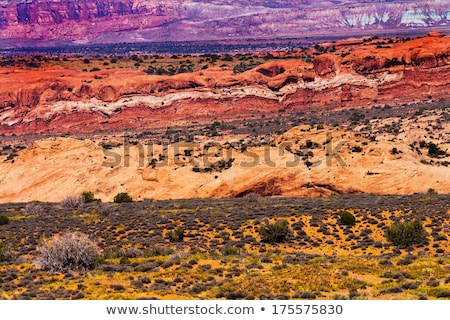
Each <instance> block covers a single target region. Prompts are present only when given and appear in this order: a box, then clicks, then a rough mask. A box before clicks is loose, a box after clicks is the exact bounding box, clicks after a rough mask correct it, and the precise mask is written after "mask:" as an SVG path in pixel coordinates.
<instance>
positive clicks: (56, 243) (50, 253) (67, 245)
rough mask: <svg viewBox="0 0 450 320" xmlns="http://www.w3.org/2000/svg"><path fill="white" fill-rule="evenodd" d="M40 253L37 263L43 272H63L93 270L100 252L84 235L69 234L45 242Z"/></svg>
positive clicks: (78, 233)
mask: <svg viewBox="0 0 450 320" xmlns="http://www.w3.org/2000/svg"><path fill="white" fill-rule="evenodd" d="M40 252H41V256H40V257H39V258H38V261H37V263H38V265H39V266H40V267H41V268H42V269H43V270H49V271H52V272H63V271H70V270H82V271H86V270H92V269H94V268H95V267H96V265H97V264H98V261H99V255H100V253H101V250H100V248H99V247H98V246H97V245H96V244H95V243H94V242H93V241H92V240H91V239H89V237H88V236H87V235H86V234H84V233H80V232H69V233H65V234H63V235H61V236H54V237H53V238H52V239H50V240H47V241H45V242H44V243H43V244H42V245H41V247H40Z"/></svg>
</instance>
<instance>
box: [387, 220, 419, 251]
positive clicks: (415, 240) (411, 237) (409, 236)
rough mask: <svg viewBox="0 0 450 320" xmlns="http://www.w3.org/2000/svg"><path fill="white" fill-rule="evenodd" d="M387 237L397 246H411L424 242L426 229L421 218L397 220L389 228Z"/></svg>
mask: <svg viewBox="0 0 450 320" xmlns="http://www.w3.org/2000/svg"><path fill="white" fill-rule="evenodd" d="M386 234H387V238H388V240H389V241H390V242H392V243H393V244H394V245H396V246H410V245H414V244H420V243H423V242H424V241H425V240H426V236H427V234H426V231H425V229H424V228H423V225H422V223H421V222H420V221H419V220H417V219H416V220H414V221H406V222H397V223H394V224H393V225H392V226H390V227H389V228H387V231H386Z"/></svg>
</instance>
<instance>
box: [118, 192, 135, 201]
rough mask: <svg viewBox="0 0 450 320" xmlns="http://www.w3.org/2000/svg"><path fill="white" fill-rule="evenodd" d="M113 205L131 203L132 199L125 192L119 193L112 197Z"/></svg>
mask: <svg viewBox="0 0 450 320" xmlns="http://www.w3.org/2000/svg"><path fill="white" fill-rule="evenodd" d="M114 202H115V203H123V202H133V198H131V196H130V195H129V194H128V193H127V192H120V193H118V194H116V196H115V197H114Z"/></svg>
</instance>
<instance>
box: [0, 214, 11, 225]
mask: <svg viewBox="0 0 450 320" xmlns="http://www.w3.org/2000/svg"><path fill="white" fill-rule="evenodd" d="M8 223H9V218H8V217H5V216H0V226H2V225H4V224H8Z"/></svg>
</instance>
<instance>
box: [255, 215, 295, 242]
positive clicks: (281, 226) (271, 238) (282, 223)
mask: <svg viewBox="0 0 450 320" xmlns="http://www.w3.org/2000/svg"><path fill="white" fill-rule="evenodd" d="M259 234H260V236H261V240H262V242H267V243H276V242H285V241H286V240H287V239H288V238H289V236H290V235H291V234H292V231H291V228H290V226H289V222H288V221H287V220H286V219H281V220H277V221H276V222H275V223H270V222H269V221H268V220H266V222H265V224H264V225H263V226H262V227H261V228H259Z"/></svg>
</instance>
